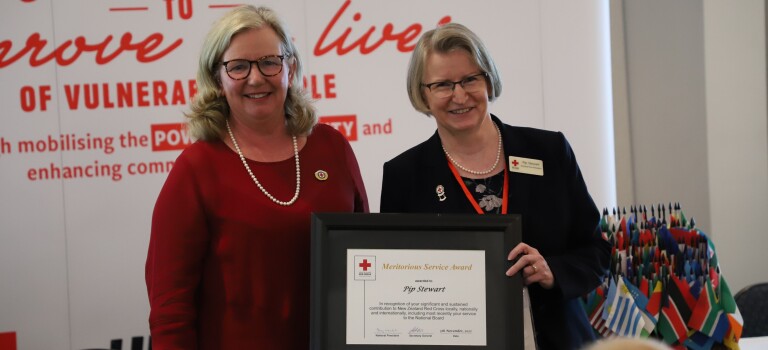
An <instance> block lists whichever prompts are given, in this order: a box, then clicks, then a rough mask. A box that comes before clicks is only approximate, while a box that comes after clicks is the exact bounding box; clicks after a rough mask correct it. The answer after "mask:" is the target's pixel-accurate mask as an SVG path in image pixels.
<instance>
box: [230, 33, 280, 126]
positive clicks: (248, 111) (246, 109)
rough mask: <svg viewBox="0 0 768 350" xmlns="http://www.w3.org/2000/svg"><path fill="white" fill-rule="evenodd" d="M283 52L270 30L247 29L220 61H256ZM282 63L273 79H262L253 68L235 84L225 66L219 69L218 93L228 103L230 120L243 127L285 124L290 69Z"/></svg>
mask: <svg viewBox="0 0 768 350" xmlns="http://www.w3.org/2000/svg"><path fill="white" fill-rule="evenodd" d="M282 54H283V50H282V48H281V45H280V40H279V39H278V36H277V34H276V33H275V31H274V30H273V29H272V28H270V27H269V26H264V27H260V28H254V29H248V30H246V31H244V32H241V33H238V34H236V35H235V36H234V37H232V40H231V42H230V44H229V48H227V50H226V51H224V54H223V55H222V58H221V61H223V62H226V61H230V60H234V59H245V60H249V61H255V60H257V59H259V58H261V57H264V56H269V55H282ZM290 61H291V59H290V58H289V57H286V58H285V59H284V60H283V63H282V64H283V69H282V71H281V72H280V73H278V74H277V75H275V76H271V77H265V76H264V75H262V74H261V72H259V69H258V67H256V64H253V65H252V67H251V73H250V74H249V75H248V77H247V78H245V79H242V80H234V79H232V78H230V77H229V76H228V75H227V72H226V70H225V68H224V66H221V67H220V68H219V69H220V71H219V77H220V81H221V90H222V92H223V94H224V96H225V97H226V99H227V103H228V104H229V109H230V113H231V117H232V118H235V119H237V120H238V121H239V122H242V123H250V122H253V121H266V120H270V119H272V120H280V121H281V122H282V121H284V120H285V113H284V104H285V98H286V95H287V93H288V87H289V86H290V81H291V76H292V74H293V70H294V69H292V67H291V66H290V65H289V64H288V63H287V62H290Z"/></svg>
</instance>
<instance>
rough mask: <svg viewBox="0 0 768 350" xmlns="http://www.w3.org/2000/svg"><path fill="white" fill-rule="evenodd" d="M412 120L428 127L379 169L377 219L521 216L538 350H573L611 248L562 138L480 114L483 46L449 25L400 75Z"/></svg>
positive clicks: (486, 66) (492, 89)
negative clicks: (414, 113)
mask: <svg viewBox="0 0 768 350" xmlns="http://www.w3.org/2000/svg"><path fill="white" fill-rule="evenodd" d="M407 85H408V95H409V97H410V99H411V103H412V104H413V106H414V107H415V108H416V110H418V111H420V112H422V113H425V114H426V115H428V116H432V117H434V118H435V122H436V123H437V131H436V132H435V134H434V135H433V136H432V137H430V138H429V139H428V140H426V141H424V142H422V143H421V144H419V145H417V146H415V147H413V148H411V149H409V150H407V151H405V152H403V153H402V154H400V155H399V156H397V157H395V158H394V159H392V160H390V161H388V162H386V163H385V164H384V176H383V184H382V189H381V212H382V213H386V212H388V213H471V212H477V213H479V214H484V213H492V214H506V213H516V214H522V226H523V243H521V244H519V245H518V246H516V247H515V248H513V249H512V251H510V253H509V256H508V259H509V260H514V259H516V258H518V257H519V259H518V260H517V262H515V263H514V264H512V265H511V267H510V268H509V270H508V271H507V275H509V276H513V275H515V274H518V273H520V274H522V278H523V282H524V283H525V284H526V285H527V286H528V289H529V292H530V296H531V309H532V311H533V319H534V327H535V330H536V342H537V344H538V347H539V349H542V350H547V349H557V350H561V349H579V348H581V347H583V345H584V344H586V343H588V342H590V341H592V340H594V338H595V335H594V332H593V331H592V328H591V326H590V324H589V320H588V319H587V317H586V314H585V312H584V310H583V308H582V306H581V304H580V301H579V297H580V296H582V295H584V294H586V293H588V292H589V291H591V290H592V289H594V288H595V287H597V286H598V285H599V284H600V282H601V280H602V279H601V278H602V276H603V275H604V273H605V271H606V269H607V268H608V263H609V256H610V245H609V244H608V243H607V242H606V241H604V240H603V239H602V238H601V234H600V231H599V229H598V221H599V212H598V210H597V208H596V207H595V204H594V202H593V201H592V198H591V197H590V195H589V192H588V191H587V187H586V184H585V183H584V179H583V178H582V175H581V171H580V170H579V166H578V164H577V163H576V157H575V156H574V154H573V150H572V149H571V147H570V145H569V144H568V141H567V140H566V139H565V137H564V136H563V134H562V133H559V132H551V131H545V130H539V129H533V128H522V127H513V126H509V125H506V124H503V123H502V122H501V120H499V118H497V117H496V116H494V115H492V114H491V113H490V112H489V111H488V104H489V102H492V101H494V100H495V99H496V98H497V97H498V96H499V95H500V94H501V81H500V79H499V75H498V71H497V70H496V66H495V64H494V63H493V59H492V58H491V57H490V55H489V54H488V52H487V50H486V48H485V46H484V44H483V43H482V41H481V40H480V39H479V38H478V37H477V36H476V35H475V34H474V33H473V32H472V31H470V30H469V29H467V28H466V27H464V26H462V25H460V24H456V23H449V24H445V25H443V26H441V27H438V28H436V29H433V30H430V31H428V32H425V33H424V35H423V36H422V37H421V38H420V39H419V42H418V43H417V44H416V48H415V50H414V51H413V54H412V56H411V60H410V64H409V70H408V84H407Z"/></svg>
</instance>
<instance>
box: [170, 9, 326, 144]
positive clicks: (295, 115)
mask: <svg viewBox="0 0 768 350" xmlns="http://www.w3.org/2000/svg"><path fill="white" fill-rule="evenodd" d="M263 26H269V27H270V28H272V29H273V30H274V31H275V33H276V34H277V37H278V38H279V39H280V46H281V48H282V51H283V52H282V54H283V55H285V57H286V60H292V61H289V62H292V63H293V65H294V66H295V69H294V72H293V77H292V80H291V82H292V84H291V86H290V87H289V88H288V94H287V97H286V99H285V107H284V111H285V118H286V125H287V127H288V132H289V133H290V134H291V135H294V136H299V135H305V134H309V132H310V131H311V130H312V127H313V126H314V125H315V123H317V115H316V112H315V109H314V107H313V106H312V102H311V100H310V99H309V97H308V96H307V94H306V92H305V91H304V89H303V88H302V86H303V83H302V78H303V64H302V61H301V57H300V56H299V52H298V50H297V49H296V46H295V45H294V44H293V40H292V39H291V36H290V34H289V33H288V30H287V27H286V26H285V25H284V24H283V22H282V21H281V20H280V19H279V18H278V16H277V13H275V12H274V11H273V10H271V9H269V8H267V7H258V8H257V7H254V6H251V5H243V6H238V7H236V8H234V9H232V10H231V11H229V12H228V13H226V14H225V15H224V16H223V17H222V18H220V19H219V20H218V21H216V23H214V25H213V27H212V28H211V29H210V31H209V32H208V35H206V37H205V40H204V41H203V47H202V49H201V52H200V58H199V61H198V68H197V93H196V94H195V97H194V98H193V99H192V102H191V104H190V112H188V113H186V114H185V115H186V117H187V118H188V119H187V130H188V131H189V134H190V136H192V137H193V138H195V139H200V140H215V139H218V138H220V137H221V135H222V134H223V131H224V129H225V125H226V121H227V118H228V117H229V104H228V103H227V100H226V98H225V97H224V96H223V95H222V94H221V93H220V89H221V83H220V82H221V76H220V74H221V69H219V68H220V65H221V57H222V56H223V55H224V52H225V51H226V50H227V48H228V47H229V44H230V42H231V41H232V37H234V36H235V35H237V34H239V33H241V32H243V31H246V30H249V29H254V28H260V27H263ZM289 66H290V64H289Z"/></svg>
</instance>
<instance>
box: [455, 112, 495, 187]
mask: <svg viewBox="0 0 768 350" xmlns="http://www.w3.org/2000/svg"><path fill="white" fill-rule="evenodd" d="M493 126H494V127H495V128H496V134H498V135H499V145H498V148H497V149H496V161H495V162H493V165H491V167H490V168H488V169H487V170H482V171H477V170H471V169H467V168H465V167H463V166H461V164H459V163H458V162H457V161H456V160H455V159H453V157H451V154H450V153H448V150H446V149H445V146H443V145H441V146H442V147H443V152H445V155H446V156H448V159H450V160H451V163H453V165H455V166H456V167H458V168H459V169H461V170H464V171H466V172H468V173H470V174H475V175H486V174H490V173H491V172H492V171H493V170H494V169H496V166H497V165H499V159H500V158H501V130H499V127H498V126H497V125H496V123H494V124H493Z"/></svg>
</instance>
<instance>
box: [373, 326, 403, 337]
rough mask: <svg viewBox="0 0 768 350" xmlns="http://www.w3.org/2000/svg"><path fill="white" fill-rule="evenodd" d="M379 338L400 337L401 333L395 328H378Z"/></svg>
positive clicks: (377, 334)
mask: <svg viewBox="0 0 768 350" xmlns="http://www.w3.org/2000/svg"><path fill="white" fill-rule="evenodd" d="M376 336H377V337H399V336H400V331H398V330H397V329H394V328H384V329H381V328H376Z"/></svg>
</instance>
